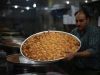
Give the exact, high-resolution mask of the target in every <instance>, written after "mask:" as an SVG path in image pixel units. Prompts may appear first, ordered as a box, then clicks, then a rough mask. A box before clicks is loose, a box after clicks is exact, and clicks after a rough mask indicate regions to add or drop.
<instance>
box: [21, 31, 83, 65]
mask: <svg viewBox="0 0 100 75" xmlns="http://www.w3.org/2000/svg"><path fill="white" fill-rule="evenodd" d="M48 32H58V33H63V34H66V35H71V36H72V37H74V38H75V39H77V40H78V41H79V43H80V46H79V48H78V49H77V50H76V52H77V51H78V50H79V49H80V47H81V41H80V40H79V39H78V38H77V37H76V36H75V35H73V34H70V33H67V32H63V31H52V30H50V31H42V32H39V33H36V34H33V35H31V36H29V37H28V38H26V39H25V40H24V41H23V42H22V44H21V46H20V52H21V54H22V56H24V57H25V58H26V59H28V60H31V61H33V62H36V63H38V64H45V63H52V62H57V61H59V60H63V59H65V58H66V57H65V58H60V59H55V60H48V61H38V60H34V59H30V58H28V57H27V56H25V55H24V53H23V51H22V46H23V44H24V43H25V42H26V41H27V40H28V39H29V38H31V37H33V36H37V35H40V34H42V33H48ZM33 64H34V63H33Z"/></svg>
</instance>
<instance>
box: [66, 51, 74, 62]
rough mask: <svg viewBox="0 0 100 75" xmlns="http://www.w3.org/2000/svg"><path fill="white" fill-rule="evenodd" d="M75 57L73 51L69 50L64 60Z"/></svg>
mask: <svg viewBox="0 0 100 75" xmlns="http://www.w3.org/2000/svg"><path fill="white" fill-rule="evenodd" d="M74 57H75V53H72V52H69V53H68V54H67V56H66V60H71V59H73V58H74Z"/></svg>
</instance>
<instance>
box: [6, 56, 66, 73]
mask: <svg viewBox="0 0 100 75" xmlns="http://www.w3.org/2000/svg"><path fill="white" fill-rule="evenodd" d="M21 56H22V55H21V54H12V55H8V56H7V61H8V63H10V65H9V67H10V69H11V68H12V69H13V70H12V71H11V70H10V71H9V72H10V73H16V74H20V75H21V74H23V75H24V74H25V75H26V74H29V75H31V74H35V75H63V74H65V72H63V70H62V69H61V68H59V67H58V66H56V65H54V64H49V65H36V64H30V63H27V62H26V61H25V60H23V61H25V62H21V61H20V57H21ZM11 64H12V65H13V67H11V66H12V65H11ZM65 75H67V73H66V74H65Z"/></svg>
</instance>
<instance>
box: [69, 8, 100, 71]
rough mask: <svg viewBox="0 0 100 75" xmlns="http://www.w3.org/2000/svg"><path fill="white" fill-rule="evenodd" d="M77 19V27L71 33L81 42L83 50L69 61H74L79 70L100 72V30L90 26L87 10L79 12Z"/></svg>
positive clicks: (71, 56)
mask: <svg viewBox="0 0 100 75" xmlns="http://www.w3.org/2000/svg"><path fill="white" fill-rule="evenodd" d="M75 18H76V26H77V27H76V28H75V29H74V30H72V32H71V33H72V34H74V35H75V36H77V37H78V38H79V39H80V40H81V48H80V50H79V51H78V52H77V53H76V54H72V55H70V56H69V58H68V59H70V60H71V59H72V60H74V61H73V62H74V65H75V66H76V67H77V68H79V69H85V70H100V62H99V61H100V54H99V53H100V51H99V50H100V47H99V46H100V43H99V42H100V30H99V29H98V28H97V27H96V26H93V25H89V21H90V16H89V14H88V13H87V12H86V11H85V10H82V9H80V10H79V11H77V12H76V13H75Z"/></svg>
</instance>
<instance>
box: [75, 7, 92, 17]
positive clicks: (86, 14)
mask: <svg viewBox="0 0 100 75" xmlns="http://www.w3.org/2000/svg"><path fill="white" fill-rule="evenodd" d="M79 12H83V13H84V14H85V16H86V18H91V16H90V14H89V13H88V12H87V11H86V10H84V9H79V10H78V11H76V12H75V14H74V15H75V16H76V15H77V14H78V13H79Z"/></svg>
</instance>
